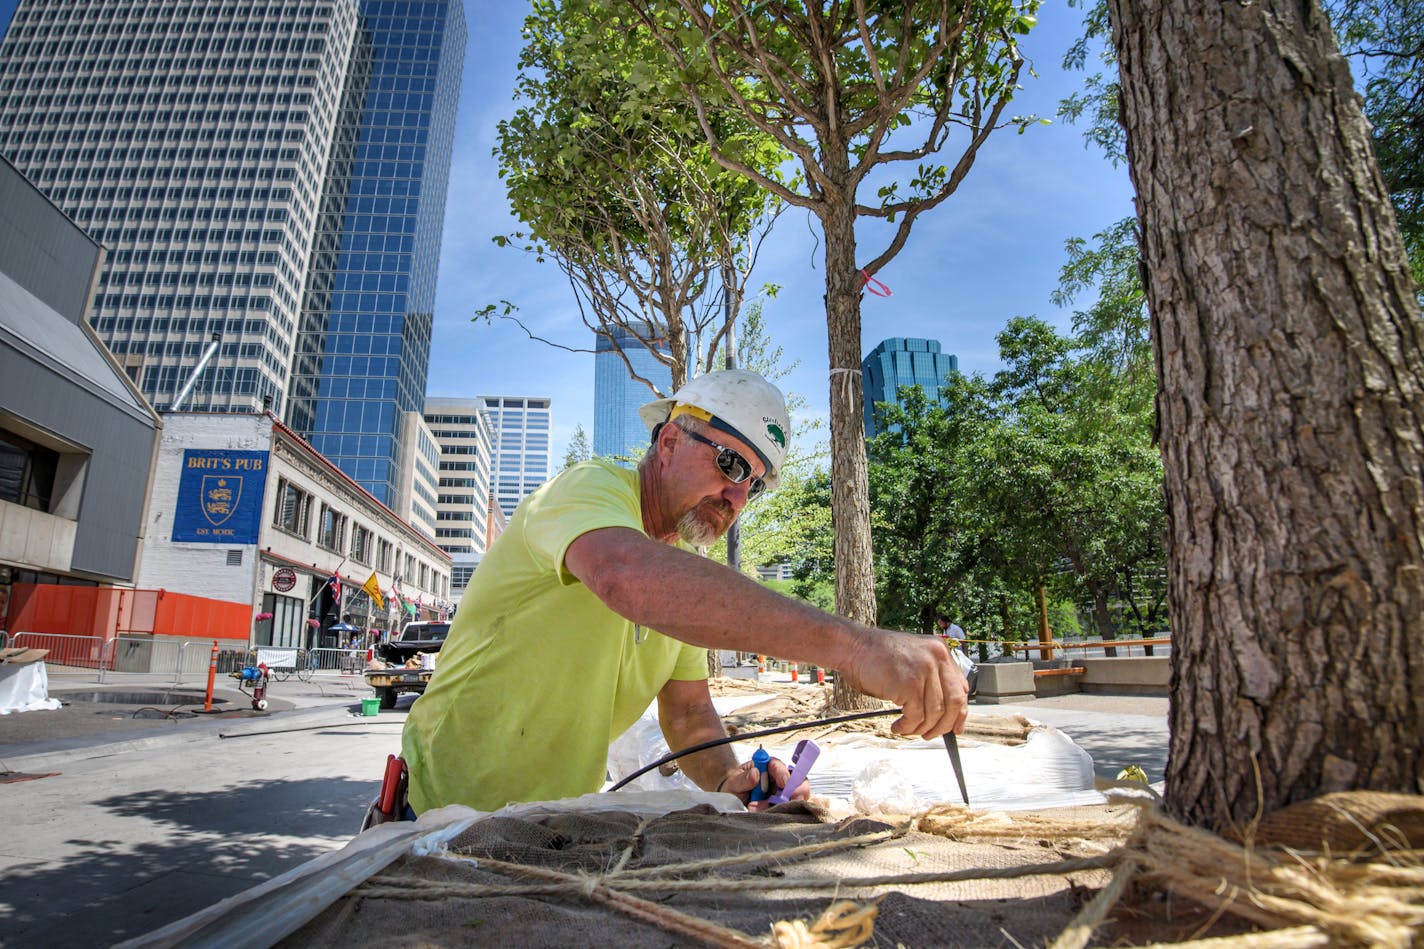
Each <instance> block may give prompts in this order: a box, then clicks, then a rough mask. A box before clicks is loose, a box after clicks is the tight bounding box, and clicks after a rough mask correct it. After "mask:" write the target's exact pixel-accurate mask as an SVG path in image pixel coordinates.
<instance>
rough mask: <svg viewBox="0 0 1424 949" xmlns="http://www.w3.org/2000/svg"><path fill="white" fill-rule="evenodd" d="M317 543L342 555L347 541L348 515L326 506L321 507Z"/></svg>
mask: <svg viewBox="0 0 1424 949" xmlns="http://www.w3.org/2000/svg"><path fill="white" fill-rule="evenodd" d="M318 531H319V533H318V534H317V538H316V542H317V543H318V544H320V545H321V546H323V547H325V548H326V549H327V550H330V551H332V552H334V553H340V552H341V548H342V546H343V545H342V541H344V540H345V539H346V515H344V514H340V513H338V512H337V511H336V510H335V509H334V508H329V507H327V506H326V505H325V504H323V505H322V506H321V526H320V528H319V529H318Z"/></svg>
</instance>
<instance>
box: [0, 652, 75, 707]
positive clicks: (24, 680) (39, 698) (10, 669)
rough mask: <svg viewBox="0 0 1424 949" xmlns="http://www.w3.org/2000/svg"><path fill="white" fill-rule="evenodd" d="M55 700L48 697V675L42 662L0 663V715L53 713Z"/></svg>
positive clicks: (57, 705) (57, 703) (58, 703)
mask: <svg viewBox="0 0 1424 949" xmlns="http://www.w3.org/2000/svg"><path fill="white" fill-rule="evenodd" d="M60 705H61V703H60V701H59V699H52V698H50V697H49V673H48V672H47V671H46V670H45V664H44V663H43V662H27V663H23V664H18V663H13V662H6V663H0V715H9V714H10V713H11V712H38V711H45V710H51V711H52V710H54V709H57V708H59V707H60Z"/></svg>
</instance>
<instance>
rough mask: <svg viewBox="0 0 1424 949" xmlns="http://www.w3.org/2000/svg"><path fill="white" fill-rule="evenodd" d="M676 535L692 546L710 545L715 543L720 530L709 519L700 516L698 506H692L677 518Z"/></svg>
mask: <svg viewBox="0 0 1424 949" xmlns="http://www.w3.org/2000/svg"><path fill="white" fill-rule="evenodd" d="M700 506H701V505H699V506H698V507H700ZM677 536H678V537H681V538H682V539H683V541H684V542H685V543H687V544H689V545H691V546H693V547H711V546H712V545H713V544H715V543H717V538H718V537H721V536H722V532H721V531H720V530H718V529H717V527H716V526H715V525H713V524H712V523H711V522H710V521H706V520H704V519H703V518H702V517H700V516H699V515H698V508H697V507H694V508H693V509H692V510H690V511H686V512H685V513H684V514H683V515H682V517H679V518H678V519H677Z"/></svg>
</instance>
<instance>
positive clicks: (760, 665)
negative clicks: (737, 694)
mask: <svg viewBox="0 0 1424 949" xmlns="http://www.w3.org/2000/svg"><path fill="white" fill-rule="evenodd" d="M765 671H766V657H765V656H757V673H758V674H760V673H763V672H765Z"/></svg>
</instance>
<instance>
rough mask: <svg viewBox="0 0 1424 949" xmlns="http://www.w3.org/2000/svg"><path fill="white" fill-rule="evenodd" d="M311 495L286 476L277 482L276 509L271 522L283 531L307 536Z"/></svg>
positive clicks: (303, 537)
mask: <svg viewBox="0 0 1424 949" xmlns="http://www.w3.org/2000/svg"><path fill="white" fill-rule="evenodd" d="M311 501H312V499H311V495H310V494H307V493H306V492H305V491H303V490H302V489H301V488H299V487H297V486H296V485H294V484H292V483H291V482H290V481H288V480H287V479H286V478H283V479H281V480H280V481H279V482H278V484H277V510H276V512H275V514H274V516H273V518H272V523H273V524H274V525H275V526H277V527H280V528H282V529H283V530H285V531H290V532H291V533H293V534H296V535H297V536H299V537H301V538H302V539H303V540H305V539H306V537H307V522H308V520H309V519H310V518H311Z"/></svg>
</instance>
